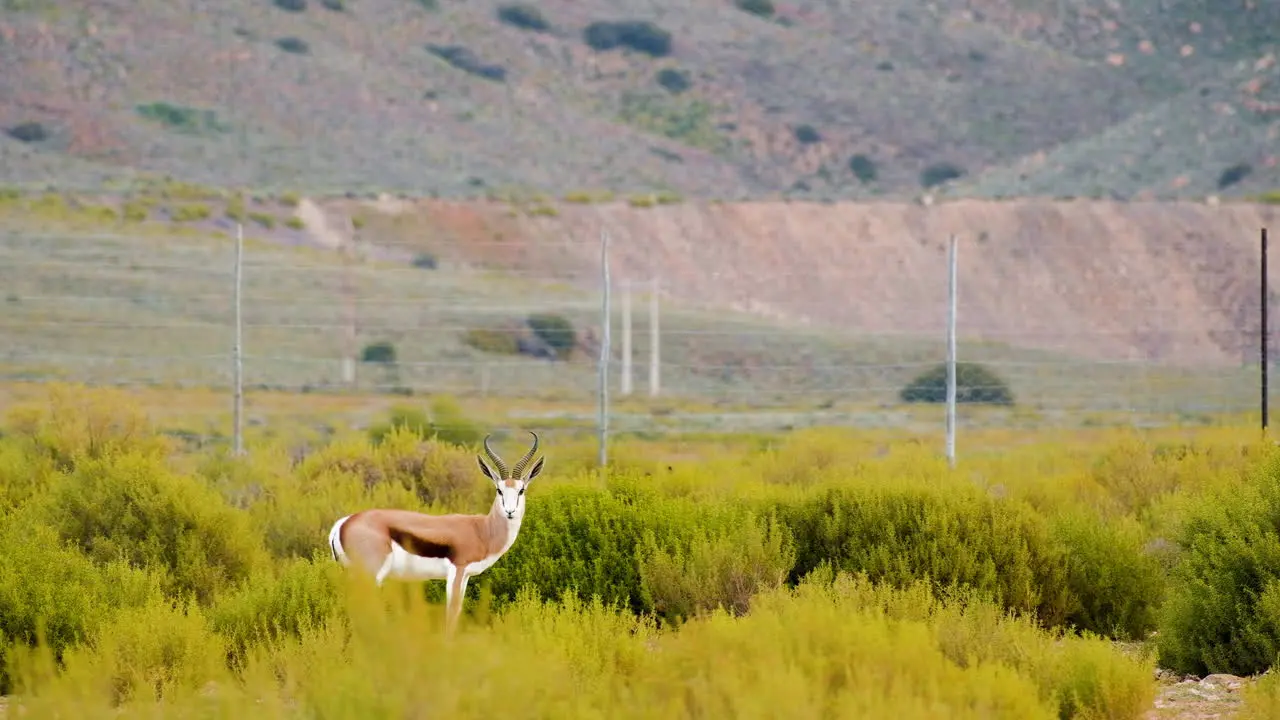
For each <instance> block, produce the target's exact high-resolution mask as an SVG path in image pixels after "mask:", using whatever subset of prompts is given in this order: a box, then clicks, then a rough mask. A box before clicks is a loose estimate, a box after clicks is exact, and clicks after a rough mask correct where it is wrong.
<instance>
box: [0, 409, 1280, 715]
mask: <svg viewBox="0 0 1280 720" xmlns="http://www.w3.org/2000/svg"><path fill="white" fill-rule="evenodd" d="M0 399H2V400H3V401H4V402H3V404H4V406H5V408H6V415H5V417H4V419H3V424H2V425H0V430H2V434H0V520H2V522H0V652H2V653H3V655H4V660H5V663H4V665H3V670H2V671H0V695H4V696H5V697H4V698H3V699H0V715H3V716H7V717H54V716H59V717H60V716H71V717H78V718H93V717H108V716H111V717H115V716H118V714H119V713H121V712H125V713H127V714H128V716H130V717H150V716H157V717H160V716H163V717H184V718H185V717H233V716H236V715H238V714H243V713H252V714H253V716H254V717H316V716H323V717H369V716H371V715H373V716H378V717H382V716H387V717H392V716H394V717H405V716H413V717H435V716H441V715H444V714H450V715H454V716H460V717H472V716H476V717H479V716H488V715H492V714H493V713H494V712H508V713H509V712H517V714H519V715H521V716H525V717H552V716H554V717H575V718H576V717H583V718H586V717H618V716H621V717H635V718H648V717H690V718H693V717H708V716H715V717H726V716H735V717H736V716H754V717H774V716H778V715H780V714H783V713H786V714H787V716H789V717H814V718H817V717H864V716H868V715H875V716H882V715H888V714H896V715H900V716H902V717H908V718H916V717H919V718H925V717H940V716H943V717H957V718H967V717H973V718H1005V717H1007V718H1039V717H1043V718H1111V719H1122V718H1133V719H1134V720H1137V719H1138V718H1147V717H1161V718H1173V717H1185V716H1183V715H1178V714H1177V712H1179V710H1178V708H1179V705H1178V702H1177V701H1176V698H1175V693H1173V691H1174V690H1179V689H1180V690H1181V692H1182V693H1183V696H1184V700H1189V701H1191V702H1192V704H1194V703H1197V702H1198V703H1200V705H1199V706H1197V707H1204V706H1205V703H1206V702H1208V701H1206V700H1205V697H1204V696H1205V693H1204V692H1201V694H1200V695H1201V696H1200V697H1197V696H1195V695H1193V694H1191V693H1189V692H1188V691H1187V690H1186V686H1185V685H1177V684H1176V682H1177V680H1179V679H1181V677H1182V676H1183V674H1188V673H1189V674H1192V675H1194V676H1197V677H1198V676H1203V675H1205V674H1206V673H1210V672H1218V673H1231V674H1234V675H1238V676H1242V677H1244V678H1245V680H1243V681H1242V682H1243V684H1244V688H1243V690H1242V691H1240V692H1234V693H1228V695H1230V697H1228V698H1226V699H1225V700H1223V701H1222V702H1219V703H1218V704H1217V705H1215V706H1214V707H1216V708H1218V709H1222V708H1228V709H1231V710H1233V711H1236V712H1238V714H1237V715H1236V716H1237V717H1241V718H1252V717H1257V718H1262V717H1269V716H1270V715H1269V713H1271V712H1272V710H1273V708H1275V707H1276V706H1277V703H1280V685H1278V684H1277V683H1275V682H1274V680H1273V677H1274V676H1270V675H1268V676H1264V677H1263V678H1262V679H1261V680H1257V681H1254V680H1252V679H1250V676H1253V675H1256V674H1258V673H1261V672H1262V671H1263V670H1265V669H1266V668H1267V667H1269V665H1270V663H1271V662H1272V660H1273V659H1274V656H1275V653H1276V651H1277V650H1280V630H1277V628H1280V621H1278V620H1277V618H1280V615H1277V614H1276V613H1277V610H1276V608H1277V607H1280V605H1273V604H1272V603H1273V602H1274V597H1275V596H1276V595H1275V590H1276V588H1278V587H1280V562H1277V561H1276V559H1275V558H1276V557H1277V556H1276V555H1275V553H1274V552H1272V550H1271V548H1274V547H1276V544H1277V543H1280V537H1278V536H1277V535H1276V531H1275V527H1276V526H1275V525H1274V524H1273V523H1272V519H1273V518H1275V517H1280V456H1278V455H1277V453H1276V449H1275V446H1274V445H1273V444H1272V443H1270V442H1259V437H1258V434H1257V432H1256V430H1254V429H1252V428H1233V427H1220V428H1201V429H1180V430H1174V429H1163V430H1152V431H1135V430H1116V429H1110V430H1108V429H1101V428H1095V429H1079V430H1073V431H1067V432H1061V431H1040V430H1023V431H1018V432H1012V431H1009V430H981V431H975V440H976V441H977V442H976V447H981V448H983V449H982V450H981V451H975V452H971V453H969V454H967V455H965V456H963V457H962V459H961V462H960V464H959V465H958V466H957V468H956V469H955V470H948V469H947V467H946V463H945V462H944V461H943V460H942V459H941V458H940V457H939V453H938V452H937V449H936V445H934V444H933V440H934V438H933V437H930V436H923V435H919V434H916V433H911V432H907V431H902V430H887V429H881V430H852V429H836V428H815V429H809V430H799V431H794V432H789V433H777V432H756V433H732V434H716V433H702V434H685V435H678V436H672V437H666V438H661V439H658V438H655V439H644V438H639V437H631V438H627V439H622V440H618V441H616V442H615V444H614V454H613V458H614V459H613V462H612V463H611V467H610V468H609V470H608V472H606V473H601V472H600V471H598V470H597V469H596V468H595V467H594V448H593V447H592V442H591V439H590V438H589V437H583V436H575V434H574V433H572V432H569V431H567V430H566V431H562V432H560V433H552V434H550V435H548V436H546V437H545V439H544V444H543V450H544V452H545V454H546V456H547V462H548V464H547V468H548V469H547V471H546V473H544V475H543V476H542V477H540V478H539V480H538V481H537V482H536V483H534V485H533V486H532V488H531V490H530V493H529V500H528V502H529V505H528V507H529V510H528V513H529V514H528V518H527V520H526V522H525V524H524V528H523V529H522V531H521V535H520V538H519V540H518V541H517V543H516V545H515V546H514V548H513V549H512V550H511V552H510V553H509V554H508V555H507V556H505V557H504V558H503V560H502V561H500V562H499V563H498V564H497V565H495V566H494V567H493V568H492V569H490V570H489V571H487V572H486V573H485V574H484V575H482V576H480V578H479V581H478V582H473V583H472V584H471V585H470V586H469V589H468V597H467V600H466V611H465V615H464V621H463V625H462V628H461V632H460V633H459V634H458V635H457V636H456V637H454V638H453V639H451V640H450V639H446V638H444V637H443V636H442V635H441V632H440V628H441V622H442V614H441V606H440V603H441V598H442V590H441V588H440V587H439V584H432V585H428V586H427V587H426V590H425V592H420V591H419V590H418V589H417V587H416V586H412V585H400V584H396V585H389V586H388V587H387V588H385V589H384V590H383V591H382V592H375V591H374V590H373V589H372V588H371V586H370V584H369V583H366V582H361V581H360V580H359V579H358V578H356V577H354V576H351V575H348V574H346V573H343V572H342V571H341V570H340V569H339V568H338V567H337V565H336V564H334V563H333V562H332V561H331V560H330V559H329V557H328V556H327V554H326V552H327V551H326V550H325V548H324V543H323V538H324V533H325V532H326V531H327V529H328V527H329V525H330V524H331V523H332V522H333V521H334V519H336V518H337V517H340V516H341V515H342V514H345V513H347V512H350V511H352V510H354V509H358V508H361V507H368V506H373V505H392V506H397V507H406V508H415V509H422V510H427V511H435V512H441V511H461V512H479V511H482V509H483V507H484V506H485V505H486V504H487V503H488V502H490V498H489V496H490V491H489V490H488V489H487V488H486V486H485V485H484V483H483V482H482V478H481V477H480V476H479V474H478V472H476V470H475V464H474V463H475V460H474V457H473V453H474V452H475V449H476V445H475V443H476V442H477V439H478V436H479V435H480V434H483V433H485V432H489V431H490V429H491V427H493V426H492V425H491V424H490V422H489V421H488V420H487V419H485V412H486V409H485V407H484V406H483V405H482V404H478V403H479V401H476V402H477V404H472V402H471V401H464V402H463V403H462V405H454V404H451V403H449V402H448V400H447V398H441V397H436V398H433V401H434V402H435V403H436V405H435V407H434V408H433V417H432V418H431V421H432V422H434V426H433V427H434V430H426V431H424V430H422V429H421V428H419V427H418V426H415V425H414V424H413V423H412V422H411V423H409V424H408V425H402V426H395V425H394V424H392V425H390V426H389V425H387V421H388V417H389V416H388V415H387V413H386V410H387V405H386V404H385V403H386V402H387V400H386V398H384V397H380V396H369V397H363V398H362V397H358V396H355V395H347V396H342V397H333V398H326V397H324V396H319V395H314V394H313V395H299V394H287V393H273V394H264V396H263V397H261V398H259V400H258V402H259V403H260V409H261V410H262V411H263V412H264V417H265V418H266V421H265V422H263V423H262V424H259V425H255V426H253V427H251V428H250V430H249V436H248V454H247V456H245V457H243V458H237V457H233V456H231V455H230V454H229V453H228V446H227V443H226V440H225V438H218V437H215V436H212V435H202V434H201V432H200V431H199V430H198V429H197V430H194V431H193V425H192V423H196V422H199V420H200V419H201V418H202V417H205V416H206V415H211V414H214V413H213V412H212V409H213V408H214V407H215V406H216V403H217V402H218V401H219V398H217V397H216V396H214V395H211V394H210V393H208V392H207V391H199V390H193V391H182V390H173V389H169V390H165V389H158V388H151V389H138V390H130V391H125V390H111V389H97V390H93V389H86V388H80V387H75V386H64V385H47V384H41V385H36V384H30V385H13V384H9V385H4V386H0ZM442 403H443V404H442ZM444 408H451V409H450V411H449V412H450V414H449V416H448V417H447V418H446V417H444V416H443V415H442V414H441V412H442V409H444ZM360 418H363V420H364V421H366V422H371V423H373V425H374V427H373V428H370V429H369V431H367V432H366V431H363V430H360V429H357V426H359V425H361V424H362V422H361V420H360ZM318 423H320V424H325V425H327V426H328V427H329V432H328V433H327V434H324V433H319V432H317V429H316V428H317V424H318ZM379 428H380V429H379ZM388 430H389V432H387V431H388ZM519 442H520V439H519V430H518V429H517V428H513V427H502V428H500V429H499V436H498V448H499V451H500V452H503V453H504V454H507V455H512V454H515V453H517V452H519V448H517V447H515V446H516V445H517V444H518V443H519ZM1157 631H1158V632H1157ZM1157 670H1159V671H1160V672H1159V673H1157V672H1156V671H1157ZM1160 678H1165V679H1160ZM1170 678H1172V679H1170ZM1196 687H1207V686H1196ZM1210 694H1212V693H1210ZM1157 697H1160V698H1161V700H1162V702H1161V703H1156V702H1155V701H1156V698H1157ZM1170 698H1175V699H1173V700H1171V699H1170ZM1163 701H1169V702H1173V705H1167V703H1166V702H1163ZM513 708H518V710H513ZM1153 708H1156V710H1153ZM1149 712H1155V713H1156V714H1154V715H1149V714H1148V713H1149Z"/></svg>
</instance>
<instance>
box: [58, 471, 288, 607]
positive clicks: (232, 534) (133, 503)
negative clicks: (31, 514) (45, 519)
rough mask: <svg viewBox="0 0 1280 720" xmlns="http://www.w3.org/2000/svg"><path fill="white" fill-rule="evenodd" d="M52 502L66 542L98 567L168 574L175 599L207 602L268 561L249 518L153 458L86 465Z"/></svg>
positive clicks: (196, 481)
mask: <svg viewBox="0 0 1280 720" xmlns="http://www.w3.org/2000/svg"><path fill="white" fill-rule="evenodd" d="M48 502H49V514H50V519H51V521H52V523H53V525H54V527H55V528H56V529H57V530H58V532H59V534H60V535H61V536H62V538H63V539H64V540H66V541H68V542H71V543H72V544H73V545H74V546H76V547H78V548H80V549H81V550H82V551H84V552H85V554H87V555H88V556H89V557H90V558H93V559H94V560H97V561H99V562H103V563H106V562H111V561H117V560H123V561H126V562H130V563H133V564H136V565H139V566H142V567H148V568H154V569H156V570H158V571H161V572H163V573H164V579H163V586H164V589H165V591H166V592H167V593H168V594H170V595H171V596H176V597H180V596H185V595H188V594H190V595H192V596H194V598H195V599H196V600H198V601H199V602H201V603H208V602H209V601H211V600H212V599H213V598H214V596H215V595H217V593H218V592H219V591H220V590H222V589H223V588H224V587H226V586H228V585H230V584H233V583H236V582H239V581H240V580H243V579H244V578H246V577H248V576H249V574H250V573H252V572H253V571H254V570H255V569H256V568H258V567H259V566H260V565H261V563H262V562H263V561H265V559H266V557H265V555H264V553H263V549H262V546H261V545H260V542H261V540H260V536H258V535H257V534H256V533H254V532H253V531H252V529H251V527H250V524H249V518H248V516H246V515H244V514H243V513H242V512H240V511H238V510H236V509H234V508H232V507H230V506H228V505H227V504H226V502H225V501H224V500H223V499H222V498H221V497H220V496H219V495H218V493H217V492H216V491H215V490H213V489H212V488H210V487H209V486H208V485H206V484H205V483H203V482H201V481H200V480H199V479H197V478H192V477H187V476H181V475H175V474H173V473H172V472H170V471H169V470H168V469H167V468H165V467H164V463H163V461H161V460H158V459H155V458H150V457H146V456H139V455H133V454H130V455H123V456H119V457H113V458H104V459H93V460H85V461H82V462H80V463H78V464H77V466H76V468H75V470H73V471H72V472H71V473H69V474H67V475H66V476H64V477H62V478H59V479H58V480H57V481H55V483H54V486H53V488H52V489H51V492H50V497H49V499H48Z"/></svg>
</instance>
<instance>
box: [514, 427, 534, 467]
mask: <svg viewBox="0 0 1280 720" xmlns="http://www.w3.org/2000/svg"><path fill="white" fill-rule="evenodd" d="M529 434H530V435H532V436H533V447H531V448H529V452H527V453H525V454H524V457H522V458H520V461H519V462H517V463H516V465H515V467H513V468H511V477H513V478H518V477H520V473H522V472H524V466H525V465H528V464H529V461H530V460H532V459H533V454H534V453H536V452H538V433H536V432H534V431H532V430H530V431H529Z"/></svg>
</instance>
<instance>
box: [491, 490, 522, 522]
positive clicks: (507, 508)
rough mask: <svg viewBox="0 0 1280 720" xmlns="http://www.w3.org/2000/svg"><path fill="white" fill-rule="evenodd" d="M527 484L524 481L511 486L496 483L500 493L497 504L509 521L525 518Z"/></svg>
mask: <svg viewBox="0 0 1280 720" xmlns="http://www.w3.org/2000/svg"><path fill="white" fill-rule="evenodd" d="M527 484H528V483H526V482H525V481H524V480H516V481H515V482H514V483H513V484H512V485H510V486H508V485H507V484H506V483H505V482H501V483H495V486H496V488H497V491H498V498H497V500H496V502H497V503H498V506H499V508H500V509H501V510H502V514H503V515H504V516H506V518H507V519H508V520H519V519H520V518H522V517H524V488H525V485H527Z"/></svg>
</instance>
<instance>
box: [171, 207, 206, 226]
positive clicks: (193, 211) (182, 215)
mask: <svg viewBox="0 0 1280 720" xmlns="http://www.w3.org/2000/svg"><path fill="white" fill-rule="evenodd" d="M210 215H212V211H211V210H209V206H208V205H204V204H202V203H193V204H190V205H179V206H177V207H175V208H172V209H171V210H169V219H170V220H172V221H173V222H199V221H201V220H208V219H209V216H210Z"/></svg>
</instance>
